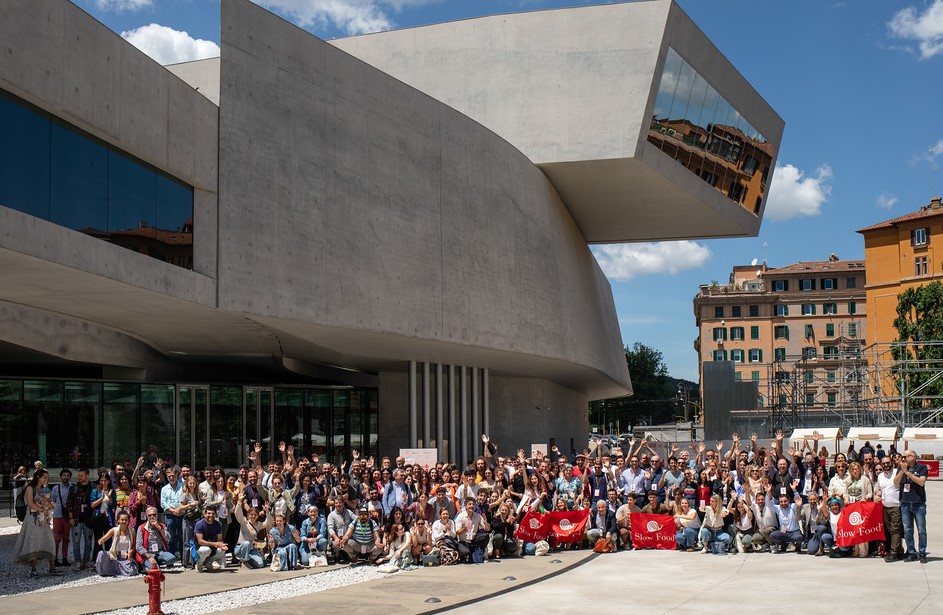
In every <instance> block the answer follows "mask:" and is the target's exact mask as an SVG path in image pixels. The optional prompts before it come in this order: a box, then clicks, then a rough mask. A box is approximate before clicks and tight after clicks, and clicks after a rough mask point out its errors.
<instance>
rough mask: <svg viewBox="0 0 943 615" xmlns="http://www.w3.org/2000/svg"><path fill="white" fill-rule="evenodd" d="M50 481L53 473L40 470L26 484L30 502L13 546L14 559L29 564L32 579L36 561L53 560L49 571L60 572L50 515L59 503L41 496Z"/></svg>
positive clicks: (25, 492) (26, 499) (26, 492)
mask: <svg viewBox="0 0 943 615" xmlns="http://www.w3.org/2000/svg"><path fill="white" fill-rule="evenodd" d="M47 482H49V472H47V471H46V470H36V473H35V474H33V478H32V479H31V480H30V481H29V484H27V485H26V487H25V489H24V494H23V498H24V500H25V502H26V518H25V519H24V520H23V525H21V526H20V533H19V535H18V536H17V537H16V544H15V545H14V546H13V561H15V562H18V563H20V564H29V567H30V573H29V576H30V577H31V578H33V577H36V576H37V575H36V562H37V561H38V560H41V559H46V560H49V574H58V573H59V571H58V570H56V560H55V555H54V554H55V552H56V543H55V541H54V540H53V537H52V528H51V527H50V525H49V515H51V514H52V509H53V508H54V507H55V504H53V503H52V502H51V501H50V500H49V499H48V498H43V497H42V496H41V495H39V493H40V491H41V490H42V489H43V488H44V487H45V486H46V483H47Z"/></svg>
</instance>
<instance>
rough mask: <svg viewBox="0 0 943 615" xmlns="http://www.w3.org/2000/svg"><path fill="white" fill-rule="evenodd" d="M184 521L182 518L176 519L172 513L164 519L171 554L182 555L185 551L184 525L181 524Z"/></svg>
mask: <svg viewBox="0 0 943 615" xmlns="http://www.w3.org/2000/svg"><path fill="white" fill-rule="evenodd" d="M182 521H183V519H181V518H180V517H175V516H174V515H171V514H170V513H167V515H166V516H165V517H164V522H165V523H166V526H167V537H168V538H170V540H169V541H168V545H167V546H168V547H169V548H170V552H171V553H177V554H179V555H182V554H183V553H182V551H183V524H182V523H181V522H182Z"/></svg>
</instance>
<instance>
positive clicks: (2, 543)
mask: <svg viewBox="0 0 943 615" xmlns="http://www.w3.org/2000/svg"><path fill="white" fill-rule="evenodd" d="M10 529H12V530H14V531H13V533H10V532H9V531H3V530H10ZM18 533H19V528H18V527H17V528H2V530H0V596H11V595H14V594H28V593H34V592H44V591H51V590H54V589H65V588H69V587H80V586H83V585H99V584H101V583H115V582H120V581H126V580H128V579H130V578H134V577H124V578H118V577H100V576H98V574H97V573H96V572H95V570H94V569H92V570H83V571H81V572H79V571H76V570H72V568H62V567H60V568H59V570H61V571H62V574H59V575H48V574H46V570H47V567H48V564H47V563H46V562H45V561H41V562H37V564H36V571H37V572H38V573H39V576H38V577H36V578H35V579H31V578H29V566H24V565H23V564H16V563H14V562H13V556H12V552H13V545H14V544H16V535H17V534H18Z"/></svg>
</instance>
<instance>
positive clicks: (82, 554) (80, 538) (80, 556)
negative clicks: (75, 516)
mask: <svg viewBox="0 0 943 615" xmlns="http://www.w3.org/2000/svg"><path fill="white" fill-rule="evenodd" d="M70 539H71V542H72V559H73V560H74V561H75V562H76V563H81V562H85V563H89V562H91V561H92V546H93V543H94V541H95V533H94V532H93V531H92V528H91V527H89V526H87V525H85V524H84V523H76V524H75V527H74V528H72V530H71V531H70ZM83 543H84V544H83Z"/></svg>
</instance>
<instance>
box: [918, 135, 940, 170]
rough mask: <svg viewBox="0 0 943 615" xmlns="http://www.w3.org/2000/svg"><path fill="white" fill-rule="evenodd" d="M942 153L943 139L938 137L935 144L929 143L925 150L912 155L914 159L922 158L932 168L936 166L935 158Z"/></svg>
mask: <svg viewBox="0 0 943 615" xmlns="http://www.w3.org/2000/svg"><path fill="white" fill-rule="evenodd" d="M941 155H943V139H940V140H939V141H937V142H936V144H935V145H931V146H930V147H928V148H927V151H925V152H921V153H919V154H917V155H915V156H914V160H915V161H918V160H924V161H926V162H927V163H929V165H930V166H931V167H933V168H936V159H937V158H939V157H940V156H941Z"/></svg>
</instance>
